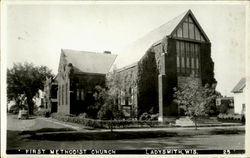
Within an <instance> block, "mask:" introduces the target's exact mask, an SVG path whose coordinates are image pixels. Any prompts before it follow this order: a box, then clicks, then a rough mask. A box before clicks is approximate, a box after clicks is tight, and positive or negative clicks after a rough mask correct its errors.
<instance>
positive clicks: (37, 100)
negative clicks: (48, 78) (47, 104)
mask: <svg viewBox="0 0 250 158" xmlns="http://www.w3.org/2000/svg"><path fill="white" fill-rule="evenodd" d="M33 102H34V104H35V106H36V108H37V110H41V109H43V108H44V91H43V90H41V89H39V90H38V91H37V93H36V95H35V96H34V97H33Z"/></svg>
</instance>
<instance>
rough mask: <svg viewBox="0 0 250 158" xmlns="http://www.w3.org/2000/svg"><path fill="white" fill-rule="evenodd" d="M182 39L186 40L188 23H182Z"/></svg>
mask: <svg viewBox="0 0 250 158" xmlns="http://www.w3.org/2000/svg"><path fill="white" fill-rule="evenodd" d="M183 37H184V38H188V23H186V22H184V23H183Z"/></svg>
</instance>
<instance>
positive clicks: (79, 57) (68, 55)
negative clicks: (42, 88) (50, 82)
mask: <svg viewBox="0 0 250 158" xmlns="http://www.w3.org/2000/svg"><path fill="white" fill-rule="evenodd" d="M115 59H116V55H113V54H111V52H108V51H104V53H95V52H87V51H76V50H69V49H62V50H61V56H60V61H59V67H58V74H57V77H56V80H57V84H58V91H57V98H58V108H57V111H58V112H60V113H64V114H80V113H84V112H86V111H87V110H89V109H90V108H89V107H91V106H93V105H94V104H95V102H94V97H93V94H94V90H95V87H96V86H97V85H99V86H101V87H104V86H105V79H106V74H107V73H108V72H109V70H110V68H111V66H112V64H113V63H114V61H115Z"/></svg>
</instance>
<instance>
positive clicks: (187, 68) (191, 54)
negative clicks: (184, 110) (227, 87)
mask: <svg viewBox="0 0 250 158" xmlns="http://www.w3.org/2000/svg"><path fill="white" fill-rule="evenodd" d="M128 62H135V63H134V64H132V65H129V66H125V67H122V68H119V69H117V71H116V72H117V73H118V75H119V76H120V78H121V93H120V96H119V100H120V101H119V100H118V103H119V104H120V105H121V106H122V109H123V111H127V112H129V111H130V112H131V114H127V115H128V116H131V117H137V116H139V115H141V114H142V113H144V112H149V111H150V110H151V109H152V108H153V112H159V120H160V121H162V120H163V118H164V117H167V116H171V115H177V114H178V107H177V105H175V104H173V102H172V100H173V93H174V92H173V88H174V87H183V86H184V85H186V84H193V85H194V86H202V85H204V84H206V83H208V84H210V85H211V84H213V83H216V80H215V78H214V63H213V61H212V58H211V43H210V41H209V39H208V37H207V35H206V34H205V32H204V31H203V29H202V28H201V26H200V24H199V23H198V21H197V20H196V18H195V17H194V15H193V13H192V12H191V10H188V11H186V12H184V13H183V14H181V15H179V16H178V17H176V18H174V19H173V20H171V21H169V22H167V23H166V24H163V25H162V26H160V27H159V28H157V29H155V30H153V31H152V32H150V33H148V34H147V35H146V36H144V37H142V38H140V39H139V40H137V41H135V42H134V43H133V44H131V45H129V46H128V47H127V48H125V49H123V50H121V51H120V54H119V56H118V58H117V61H116V63H117V65H123V66H124V65H127V64H128ZM133 112H134V113H135V114H133Z"/></svg>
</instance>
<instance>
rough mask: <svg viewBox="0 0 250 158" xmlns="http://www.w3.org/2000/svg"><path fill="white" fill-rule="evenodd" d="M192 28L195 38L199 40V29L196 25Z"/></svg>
mask: <svg viewBox="0 0 250 158" xmlns="http://www.w3.org/2000/svg"><path fill="white" fill-rule="evenodd" d="M194 30H195V39H196V40H198V41H200V40H201V35H200V31H199V30H198V28H197V27H196V26H195V27H194Z"/></svg>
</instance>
